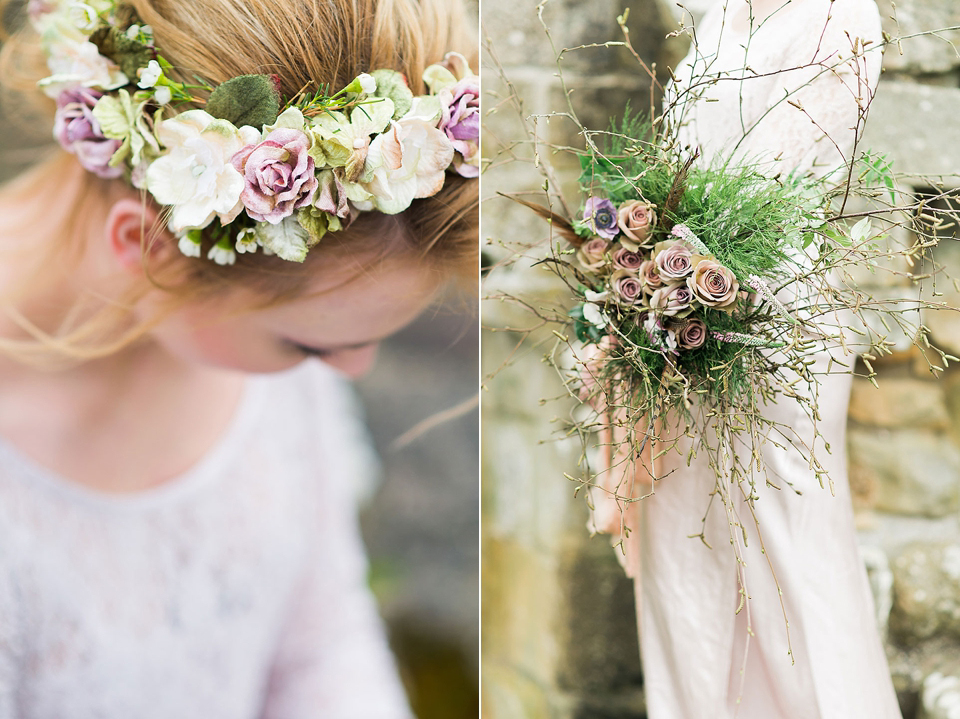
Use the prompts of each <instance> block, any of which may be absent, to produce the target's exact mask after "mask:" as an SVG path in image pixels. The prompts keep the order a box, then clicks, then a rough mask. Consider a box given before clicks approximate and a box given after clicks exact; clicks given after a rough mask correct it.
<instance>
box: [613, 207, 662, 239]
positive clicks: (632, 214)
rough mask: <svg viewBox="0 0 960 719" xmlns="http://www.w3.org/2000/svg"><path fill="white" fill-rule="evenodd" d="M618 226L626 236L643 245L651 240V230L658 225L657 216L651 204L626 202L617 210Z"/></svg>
mask: <svg viewBox="0 0 960 719" xmlns="http://www.w3.org/2000/svg"><path fill="white" fill-rule="evenodd" d="M617 224H618V225H619V226H620V231H621V232H622V233H623V234H624V235H626V236H627V237H629V238H630V239H631V240H633V241H634V242H637V243H638V244H640V245H642V244H643V243H645V242H646V241H647V240H648V239H649V237H650V233H651V230H653V227H654V225H656V224H657V215H656V213H655V212H654V211H653V205H651V204H650V203H648V202H641V201H640V200H631V201H630V202H624V203H623V204H622V205H620V208H619V209H618V210H617ZM632 249H634V250H636V249H637V248H632Z"/></svg>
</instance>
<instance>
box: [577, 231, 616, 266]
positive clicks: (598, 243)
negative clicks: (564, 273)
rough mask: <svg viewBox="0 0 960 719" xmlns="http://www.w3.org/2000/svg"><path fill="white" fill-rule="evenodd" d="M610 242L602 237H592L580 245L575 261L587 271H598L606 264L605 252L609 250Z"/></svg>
mask: <svg viewBox="0 0 960 719" xmlns="http://www.w3.org/2000/svg"><path fill="white" fill-rule="evenodd" d="M610 244H611V243H610V241H609V240H605V239H603V238H602V237H594V238H593V239H592V240H588V241H587V242H584V243H583V244H582V245H580V249H579V250H577V260H579V262H580V264H581V265H583V266H584V268H585V269H588V270H599V269H600V268H601V267H603V266H604V265H605V264H606V262H607V259H606V255H607V250H609V249H610Z"/></svg>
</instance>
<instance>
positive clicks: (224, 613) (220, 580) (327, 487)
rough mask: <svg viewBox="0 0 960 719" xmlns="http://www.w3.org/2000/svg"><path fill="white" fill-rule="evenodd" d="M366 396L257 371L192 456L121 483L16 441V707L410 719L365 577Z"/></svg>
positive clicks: (2, 502)
mask: <svg viewBox="0 0 960 719" xmlns="http://www.w3.org/2000/svg"><path fill="white" fill-rule="evenodd" d="M363 437H364V434H363V429H362V427H361V426H360V425H359V423H358V421H357V420H356V415H355V414H354V413H353V407H352V396H351V394H350V391H349V389H348V387H347V385H346V384H345V382H343V381H342V380H341V379H340V378H339V377H338V376H336V375H335V373H334V372H333V371H332V370H329V369H327V368H325V367H323V366H321V365H318V364H310V363H307V364H305V365H304V366H302V367H301V368H298V369H296V370H292V371H289V372H285V373H282V374H278V375H270V376H261V377H253V378H251V379H250V380H249V381H248V385H247V388H246V394H245V396H244V399H243V400H242V402H241V406H240V408H239V409H238V412H237V414H236V416H235V417H234V420H233V423H232V425H231V426H230V428H229V429H228V430H227V432H226V433H225V435H224V436H223V437H221V439H220V441H219V443H218V444H217V446H215V447H214V448H213V450H212V451H211V452H210V453H209V454H208V455H207V456H206V458H205V459H204V460H203V461H202V462H201V463H200V464H198V465H197V466H195V467H194V468H193V469H192V470H190V471H188V472H187V473H186V474H184V475H183V476H181V477H179V478H177V479H176V480H174V481H172V482H169V483H167V484H164V485H162V486H160V487H158V488H156V489H153V490H149V491H146V492H141V493H138V494H135V495H129V496H124V495H107V494H102V493H98V492H92V491H89V490H86V489H84V488H82V487H80V486H77V485H74V484H70V483H69V482H66V481H64V480H63V479H61V478H59V477H56V476H53V475H51V474H50V473H48V472H47V471H45V470H43V469H42V468H40V467H38V466H36V465H34V464H32V463H31V462H30V461H28V460H26V459H25V458H24V457H23V456H21V455H19V454H18V453H17V452H16V451H15V450H14V449H12V448H11V447H9V446H7V445H5V444H3V443H2V442H0V719H14V717H16V718H17V719H54V718H55V717H56V718H60V719H62V718H63V717H70V719H87V718H91V719H92V718H93V717H97V718H112V717H117V718H118V719H120V718H123V719H129V718H130V717H137V718H138V719H151V718H152V717H156V718H158V719H159V718H161V717H163V718H164V719H169V718H170V717H178V718H184V719H188V718H191V717H197V719H220V718H222V719H248V718H249V719H299V718H301V717H303V718H304V719H305V718H307V717H323V718H324V719H328V718H329V719H348V718H350V719H352V718H356V719H360V718H361V717H362V718H368V717H370V718H377V719H409V718H410V716H411V715H410V711H409V708H408V706H407V703H406V699H405V697H404V694H403V690H402V688H401V685H400V682H399V680H398V677H397V674H396V669H395V666H394V664H393V659H392V656H391V655H390V652H389V649H388V647H387V644H386V641H385V636H384V632H383V628H382V625H381V622H380V619H379V617H378V615H377V611H376V607H375V604H374V602H373V599H372V596H371V595H370V593H369V591H368V589H367V587H366V581H365V575H366V559H365V556H364V552H363V546H362V543H361V539H360V536H359V532H358V527H357V522H356V507H355V497H356V488H357V485H358V484H359V483H360V482H361V475H362V474H363V473H364V468H365V466H366V465H368V461H367V460H368V458H369V457H370V451H371V450H370V449H369V447H368V446H367V445H366V444H365V443H364V441H363V439H362V438H363Z"/></svg>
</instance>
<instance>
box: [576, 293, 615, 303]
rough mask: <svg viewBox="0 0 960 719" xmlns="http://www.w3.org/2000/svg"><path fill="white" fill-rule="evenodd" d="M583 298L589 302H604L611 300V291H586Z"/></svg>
mask: <svg viewBox="0 0 960 719" xmlns="http://www.w3.org/2000/svg"><path fill="white" fill-rule="evenodd" d="M583 296H584V297H586V298H587V301H588V302H604V301H606V300H608V299H610V290H604V291H603V292H594V291H593V290H584V291H583Z"/></svg>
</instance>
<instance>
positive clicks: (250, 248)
mask: <svg viewBox="0 0 960 719" xmlns="http://www.w3.org/2000/svg"><path fill="white" fill-rule="evenodd" d="M257 247H259V245H258V244H257V237H256V232H255V231H254V229H253V228H252V227H245V228H244V229H242V230H240V232H238V233H237V252H239V253H240V254H241V255H242V254H243V253H244V252H251V253H253V252H256V251H257Z"/></svg>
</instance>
